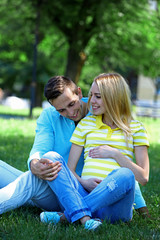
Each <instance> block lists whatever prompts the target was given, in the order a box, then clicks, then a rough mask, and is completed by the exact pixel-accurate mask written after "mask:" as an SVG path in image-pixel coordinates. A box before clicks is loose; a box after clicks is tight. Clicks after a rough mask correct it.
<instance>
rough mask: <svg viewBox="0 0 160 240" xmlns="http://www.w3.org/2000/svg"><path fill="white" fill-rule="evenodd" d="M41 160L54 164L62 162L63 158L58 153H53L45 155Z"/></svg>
mask: <svg viewBox="0 0 160 240" xmlns="http://www.w3.org/2000/svg"><path fill="white" fill-rule="evenodd" d="M42 158H47V159H49V160H51V161H52V162H56V161H59V162H63V161H64V160H63V157H62V156H61V155H60V154H59V153H57V152H54V151H50V152H47V153H45V154H44V155H43V157H42Z"/></svg>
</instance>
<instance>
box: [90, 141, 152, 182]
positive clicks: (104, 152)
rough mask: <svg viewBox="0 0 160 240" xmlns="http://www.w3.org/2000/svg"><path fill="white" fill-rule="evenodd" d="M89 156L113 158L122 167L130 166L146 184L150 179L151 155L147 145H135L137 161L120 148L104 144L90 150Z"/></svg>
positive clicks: (137, 178) (136, 176) (137, 177)
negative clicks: (128, 156) (126, 155)
mask: <svg viewBox="0 0 160 240" xmlns="http://www.w3.org/2000/svg"><path fill="white" fill-rule="evenodd" d="M89 156H90V157H93V158H98V157H101V158H102V157H103V158H113V159H115V160H116V162H117V163H119V165H120V166H121V167H126V168H129V169H130V170H131V171H132V172H133V173H134V175H135V178H136V180H137V181H138V182H139V183H140V184H142V185H145V184H146V183H147V182H148V179H149V157H148V151H147V146H136V147H135V159H136V163H134V162H132V161H130V160H129V159H128V158H127V157H125V156H124V155H123V154H122V153H121V152H120V151H119V150H117V149H114V148H112V147H110V146H107V145H103V146H99V147H97V148H94V149H92V150H90V152H89Z"/></svg>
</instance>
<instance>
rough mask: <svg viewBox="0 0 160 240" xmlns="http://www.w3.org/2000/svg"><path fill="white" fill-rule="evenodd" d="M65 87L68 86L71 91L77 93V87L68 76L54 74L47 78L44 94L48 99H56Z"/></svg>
mask: <svg viewBox="0 0 160 240" xmlns="http://www.w3.org/2000/svg"><path fill="white" fill-rule="evenodd" d="M66 87H69V88H70V89H71V90H72V92H73V93H75V94H77V95H78V87H77V86H76V84H75V83H74V82H73V81H72V80H71V79H70V78H69V77H65V76H54V77H51V78H50V79H49V81H48V82H47V84H46V85H45V88H44V96H45V97H46V98H47V100H48V101H50V100H51V99H56V98H57V97H59V96H60V95H61V94H63V93H64V90H65V88H66Z"/></svg>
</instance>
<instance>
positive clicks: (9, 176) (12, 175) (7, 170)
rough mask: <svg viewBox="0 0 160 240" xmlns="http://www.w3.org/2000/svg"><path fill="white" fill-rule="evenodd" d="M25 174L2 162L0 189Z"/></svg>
mask: <svg viewBox="0 0 160 240" xmlns="http://www.w3.org/2000/svg"><path fill="white" fill-rule="evenodd" d="M22 173H23V172H22V171H20V170H18V169H16V168H14V167H12V166H11V165H9V164H7V163H5V162H3V161H2V160H0V188H3V187H5V186H6V185H8V184H9V183H11V182H13V181H14V180H15V179H16V178H17V177H19V176H20V175H21V174H22Z"/></svg>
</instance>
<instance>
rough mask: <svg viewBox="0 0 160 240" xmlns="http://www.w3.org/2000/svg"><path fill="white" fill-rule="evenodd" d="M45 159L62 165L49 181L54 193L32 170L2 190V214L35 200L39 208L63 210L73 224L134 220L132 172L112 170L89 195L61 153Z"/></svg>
mask: <svg viewBox="0 0 160 240" xmlns="http://www.w3.org/2000/svg"><path fill="white" fill-rule="evenodd" d="M44 157H46V158H49V159H51V160H52V161H57V160H58V161H60V162H62V170H61V171H60V172H59V173H58V177H57V178H56V179H55V180H54V181H52V182H48V184H49V186H50V188H51V189H52V190H51V189H50V188H49V186H48V184H47V182H45V181H43V180H41V179H38V178H37V177H36V176H34V175H33V174H32V173H31V172H30V171H28V172H26V173H24V174H21V175H20V177H18V178H17V179H16V180H15V181H13V182H12V183H11V184H9V185H8V186H6V187H4V188H3V189H0V213H1V214H2V213H3V212H5V211H8V210H11V209H14V208H16V207H19V206H21V205H23V204H25V203H27V202H28V201H29V200H32V201H33V202H34V203H35V204H36V206H38V207H41V208H43V209H45V210H48V211H60V210H62V209H63V208H64V209H65V215H66V217H67V219H68V220H69V221H71V222H74V221H76V220H78V219H79V218H81V217H83V216H85V215H89V216H91V215H92V216H93V217H99V218H102V219H107V220H110V221H111V222H115V221H118V220H122V221H128V220H130V219H131V218H132V210H133V207H132V206H133V202H134V188H135V179H134V175H133V173H132V172H131V171H130V170H129V169H126V168H120V169H117V170H115V171H113V172H112V173H111V174H110V175H109V176H107V178H106V179H104V180H103V181H102V182H101V183H100V184H99V185H98V186H97V187H96V188H95V189H94V190H93V191H92V192H91V193H88V192H86V191H85V189H84V188H83V187H82V186H81V184H80V183H79V182H78V181H77V179H76V178H75V176H74V175H73V174H72V173H71V171H70V170H69V169H68V167H67V166H66V163H65V161H64V160H63V158H62V157H61V156H60V155H59V154H57V153H54V152H49V153H47V154H45V155H44ZM54 193H55V194H54ZM56 196H57V197H56ZM57 198H58V200H59V201H58V200H57ZM59 202H60V204H59ZM60 207H61V208H60Z"/></svg>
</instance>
